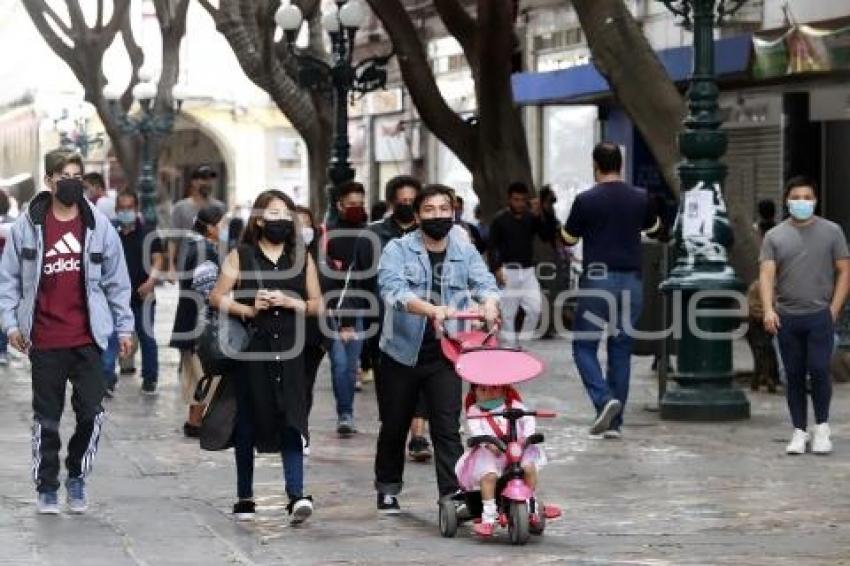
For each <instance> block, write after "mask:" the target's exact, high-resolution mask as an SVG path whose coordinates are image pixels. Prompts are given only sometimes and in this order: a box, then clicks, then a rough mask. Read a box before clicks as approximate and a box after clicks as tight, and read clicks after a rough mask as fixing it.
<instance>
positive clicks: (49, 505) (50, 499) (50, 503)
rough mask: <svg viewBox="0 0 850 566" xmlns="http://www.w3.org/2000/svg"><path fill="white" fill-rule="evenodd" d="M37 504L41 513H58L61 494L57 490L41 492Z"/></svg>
mask: <svg viewBox="0 0 850 566" xmlns="http://www.w3.org/2000/svg"><path fill="white" fill-rule="evenodd" d="M35 506H36V509H37V510H38V514H39V515H58V514H59V494H58V493H57V492H55V491H44V492H40V493H39V494H38V500H37V501H36V503H35Z"/></svg>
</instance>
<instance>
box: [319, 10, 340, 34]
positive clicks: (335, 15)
mask: <svg viewBox="0 0 850 566" xmlns="http://www.w3.org/2000/svg"><path fill="white" fill-rule="evenodd" d="M322 27H323V28H325V31H327V32H328V33H337V32H339V28H340V25H339V11H337V10H336V9H334V10H330V11H328V12H325V13H324V14H323V15H322Z"/></svg>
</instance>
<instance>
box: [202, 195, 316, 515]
mask: <svg viewBox="0 0 850 566" xmlns="http://www.w3.org/2000/svg"><path fill="white" fill-rule="evenodd" d="M210 304H211V305H212V306H213V307H215V308H216V309H218V310H219V311H221V312H227V313H228V314H230V315H232V316H237V317H240V318H241V319H242V320H243V321H245V322H246V323H249V324H250V325H251V326H252V327H253V328H254V333H253V337H252V338H251V341H250V343H249V345H248V347H247V349H246V351H245V352H244V353H243V354H242V355H240V356H239V357H237V358H236V359H235V364H234V368H233V369H232V378H233V379H234V381H235V383H236V425H235V429H234V431H233V444H234V448H235V450H234V451H235V456H236V491H237V498H238V500H237V502H236V504H235V505H234V506H233V513H234V515H235V516H236V518H237V519H239V520H251V519H253V517H254V514H255V512H256V505H255V503H254V493H253V477H254V451H255V450H256V451H257V452H277V453H280V454H281V456H282V459H283V471H284V477H285V481H286V493H287V495H288V496H289V505H288V506H287V509H288V511H289V513H290V516H291V517H292V521H293V522H294V523H301V522H303V521H304V520H306V519H307V518H308V517H309V516H310V515H311V514H312V512H313V503H312V499H311V498H310V497H309V496H306V495H305V494H304V454H303V445H302V438H303V437H305V436H306V433H307V393H306V389H307V388H306V380H305V377H304V340H303V339H304V328H305V326H304V323H305V317H309V316H315V315H316V314H317V312H318V310H319V308H320V305H321V290H320V288H319V281H318V275H317V271H316V264H315V262H314V261H313V259H312V257H310V255H309V254H307V253H306V250H305V248H304V243H303V240H302V239H301V232H300V222H299V221H298V216H297V213H296V211H295V205H294V203H293V202H292V200H291V199H290V198H289V197H288V196H286V195H285V194H284V193H282V192H280V191H274V190H271V191H265V192H263V193H261V194H260V196H258V197H257V200H256V201H255V202H254V206H253V209H252V217H251V220H250V221H249V222H248V226H247V227H246V229H245V235H244V237H243V241H242V244H241V245H240V246H239V247H237V248H236V249H235V250H233V251H232V252H230V254H228V256H227V259H226V260H225V261H224V264H223V265H222V269H221V275H220V276H219V279H218V282H217V283H216V286H215V289H213V291H212V293H211V294H210Z"/></svg>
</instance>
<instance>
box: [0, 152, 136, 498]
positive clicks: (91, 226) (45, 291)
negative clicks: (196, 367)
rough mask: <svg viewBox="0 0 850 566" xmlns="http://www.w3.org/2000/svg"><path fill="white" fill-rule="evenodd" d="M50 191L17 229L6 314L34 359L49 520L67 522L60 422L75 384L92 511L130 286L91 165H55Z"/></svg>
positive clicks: (76, 481) (72, 444)
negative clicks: (86, 188) (109, 362)
mask: <svg viewBox="0 0 850 566" xmlns="http://www.w3.org/2000/svg"><path fill="white" fill-rule="evenodd" d="M45 171H46V175H47V176H46V177H45V182H46V184H47V186H48V187H49V188H50V191H49V192H48V191H44V192H42V193H39V194H38V195H37V196H36V197H35V198H34V199H33V200H32V201H31V202H30V205H29V208H28V210H27V212H26V213H25V214H22V215H21V216H20V217H19V218H18V220H17V221H16V222H15V224H14V226H12V229H11V233H10V236H9V241H8V243H7V245H6V247H5V249H4V250H3V259H2V261H1V262H0V313H2V325H3V332H5V333H6V335H7V336H8V337H9V343H10V344H11V345H12V347H14V348H15V349H17V350H19V351H20V352H24V353H27V354H29V357H30V362H31V364H32V391H33V402H32V404H33V413H34V418H33V429H32V435H33V438H32V446H33V467H32V469H33V479H34V480H35V484H36V489H37V491H38V501H37V509H38V512H39V513H41V514H50V515H55V514H58V513H59V498H58V490H59V471H60V470H59V468H60V465H59V449H60V447H61V440H60V438H59V420H60V418H61V416H62V411H63V409H64V408H65V386H66V382H68V381H70V382H71V384H72V386H73V388H74V393H73V396H72V398H71V400H72V403H71V404H72V406H73V407H74V412H75V413H76V417H77V422H76V429H75V430H74V435H73V436H72V437H71V440H70V441H69V443H68V457H67V459H66V460H65V466H66V468H67V469H68V479H67V481H66V483H65V485H66V487H67V489H68V508H69V510H70V511H71V512H72V513H84V512H85V511H86V509H87V506H88V505H87V501H86V492H85V481H86V478H87V477H88V475H89V473H90V472H91V469H92V461H93V460H94V456H95V453H96V452H97V444H98V439H99V437H100V429H101V426H102V425H103V408H102V407H101V401H102V400H103V395H104V392H105V388H106V384H105V383H104V381H103V369H102V365H101V352H102V351H103V350H104V349H105V348H106V346H107V342H108V341H109V337H110V336H111V335H112V333H113V332H114V331H117V332H118V336H119V343H120V350H121V353H122V354H124V355H126V354H127V353H129V351H130V348H131V345H132V342H131V339H130V335H131V334H132V332H133V313H132V311H131V310H130V280H129V278H128V276H127V267H126V265H125V263H124V254H123V253H122V251H121V241H120V240H119V238H118V233H117V232H116V231H115V229H114V228H113V227H112V225H111V224H110V223H109V220H108V219H107V218H106V216H104V215H103V214H102V213H101V212H99V211H98V210H97V209H96V208H95V207H94V206H93V205H91V203H89V202H88V201H87V200H86V199H85V197H84V196H83V183H82V175H83V163H82V159H81V158H80V157H79V156H77V155H73V154H69V153H68V152H65V151H62V150H56V151H52V152H50V153H48V154H47V156H46V157H45Z"/></svg>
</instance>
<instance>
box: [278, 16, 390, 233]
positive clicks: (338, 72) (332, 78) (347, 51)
mask: <svg viewBox="0 0 850 566" xmlns="http://www.w3.org/2000/svg"><path fill="white" fill-rule="evenodd" d="M335 2H336V8H335V9H333V10H331V11H329V12H326V13H325V14H324V15H323V16H322V27H323V28H324V29H325V31H326V32H327V33H328V35H329V36H330V39H331V62H330V63H328V62H326V61H323V60H322V59H319V58H317V57H314V56H312V55H309V54H307V53H303V52H299V50H298V49H296V47H295V39H296V38H297V37H298V31H299V30H300V29H301V26H302V25H303V22H304V17H303V15H302V13H301V10H300V9H299V8H298V6H295V5H294V4H286V5H284V6H281V7H280V9H278V11H277V13H276V14H275V22H277V25H278V26H280V28H281V29H282V30H283V32H284V34H285V37H286V42H287V44H288V45H289V49H290V52H291V53H293V54H294V56H295V59H296V61H297V63H298V81H299V83H301V85H302V86H303V87H305V88H308V89H311V90H314V91H317V92H322V93H328V94H330V95H331V96H333V101H334V108H335V114H336V117H335V120H334V143H333V152H332V156H331V161H330V165H329V169H328V177H329V178H330V181H331V183H330V185H329V187H328V210H327V215H326V221H327V223H328V224H329V225H333V224H335V223H336V222H337V220H338V214H337V210H336V206H335V205H336V188H337V187H339V186H340V185H341V184H343V183H345V182H347V181H350V180H352V179H354V169H352V167H351V163H350V162H349V160H348V159H349V155H350V151H351V144H350V143H349V141H348V98H349V95H350V94H351V93H358V94H360V95H365V94H366V93H368V92H372V91H375V90H378V89H383V88H385V87H386V84H387V62H388V61H389V59H390V57H392V53H390V54H389V55H385V56H381V57H370V58H368V59H365V60H363V61H361V62H359V63H354V62H353V56H354V39H355V37H356V36H357V30H358V28H360V27H361V26H362V25H363V22H364V20H365V19H366V15H367V14H366V7H365V6H364V5H363V3H362V2H361V0H351V1H349V0H335Z"/></svg>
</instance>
